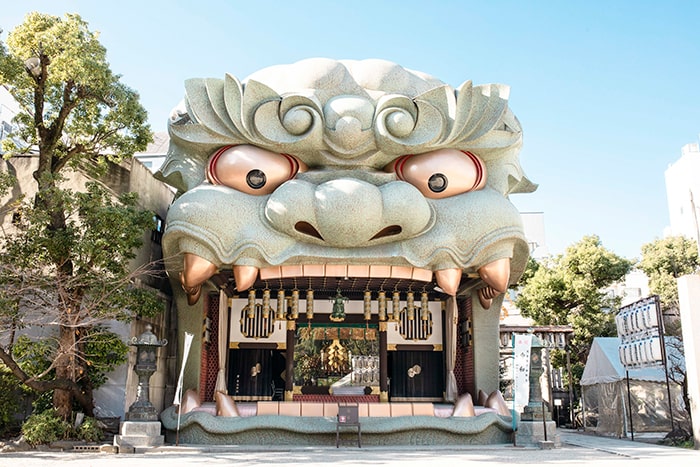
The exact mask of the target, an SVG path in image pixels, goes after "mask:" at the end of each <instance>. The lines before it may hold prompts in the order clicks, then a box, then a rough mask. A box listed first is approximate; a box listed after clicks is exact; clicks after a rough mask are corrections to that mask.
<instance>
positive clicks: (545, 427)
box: [515, 334, 561, 449]
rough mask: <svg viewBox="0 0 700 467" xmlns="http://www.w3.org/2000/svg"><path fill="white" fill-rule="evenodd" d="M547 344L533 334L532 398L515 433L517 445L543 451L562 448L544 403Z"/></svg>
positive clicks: (531, 349)
mask: <svg viewBox="0 0 700 467" xmlns="http://www.w3.org/2000/svg"><path fill="white" fill-rule="evenodd" d="M544 347H545V344H544V343H543V342H542V340H541V339H540V338H539V337H537V336H536V335H534V334H533V336H532V344H531V346H530V381H529V383H530V397H529V401H528V404H527V405H526V406H525V407H523V413H522V415H521V417H520V423H519V426H518V430H517V431H516V433H515V440H516V444H520V445H536V446H539V447H541V448H543V449H550V448H553V447H559V446H561V441H560V439H559V434H558V433H557V425H556V423H555V422H554V421H553V420H552V417H551V415H550V412H549V410H548V409H547V408H546V407H545V405H544V402H543V401H542V387H541V386H540V377H541V376H542V373H544V365H542V349H543V348H544Z"/></svg>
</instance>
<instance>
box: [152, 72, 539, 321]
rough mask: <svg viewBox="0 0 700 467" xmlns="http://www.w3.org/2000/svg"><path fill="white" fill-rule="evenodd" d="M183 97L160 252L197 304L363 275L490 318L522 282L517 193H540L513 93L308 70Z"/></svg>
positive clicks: (195, 85)
mask: <svg viewBox="0 0 700 467" xmlns="http://www.w3.org/2000/svg"><path fill="white" fill-rule="evenodd" d="M185 88H186V96H185V99H184V101H183V102H182V103H181V105H180V106H178V107H177V108H176V109H175V110H174V111H173V113H172V115H171V117H170V121H169V125H168V129H169V133H170V138H171V142H170V149H169V152H168V158H167V160H166V162H165V164H164V166H163V167H162V169H161V177H163V178H164V179H165V180H167V181H168V182H169V183H170V184H171V185H173V186H175V187H177V188H178V189H179V190H180V193H181V194H180V196H179V197H178V199H177V200H176V201H175V203H174V204H173V205H172V206H171V208H170V211H169V213H168V217H167V227H166V231H165V234H164V237H163V248H164V252H165V255H166V256H167V257H169V258H171V263H170V265H169V266H168V270H169V271H170V272H171V274H172V273H173V272H175V273H177V274H178V275H179V278H180V281H181V283H182V286H183V288H184V290H185V291H186V293H187V294H188V297H189V302H190V304H193V303H195V302H196V301H197V299H198V297H199V295H200V293H201V292H200V289H201V286H202V284H204V283H205V282H206V281H208V280H210V279H211V278H212V277H214V276H216V277H223V279H222V280H223V281H224V282H225V285H226V286H230V287H232V288H234V289H236V290H238V291H244V290H247V289H249V288H251V287H255V286H256V283H258V284H259V283H261V282H265V283H267V282H271V281H272V282H274V281H280V282H282V281H285V280H288V281H293V282H294V284H295V285H296V283H297V282H301V281H303V280H304V278H311V277H315V278H324V279H325V280H328V281H329V282H331V279H332V278H335V279H334V280H340V278H342V279H343V280H350V279H353V278H356V277H361V278H365V279H367V280H369V279H375V280H379V282H378V283H379V284H381V286H382V287H383V288H385V289H390V288H396V287H398V286H399V283H400V282H401V281H404V286H406V284H409V283H410V285H408V286H409V287H423V288H426V287H428V288H430V289H431V290H433V289H436V290H438V291H439V292H440V293H444V294H447V295H455V294H460V293H462V292H463V291H465V290H467V289H469V290H472V291H476V292H478V296H479V299H480V301H481V304H482V305H483V306H484V307H486V308H488V307H489V305H490V303H491V300H492V299H493V298H494V297H495V296H497V295H498V294H500V293H503V292H505V290H506V289H507V287H508V286H509V285H510V283H511V282H513V281H515V280H517V279H518V278H519V277H520V275H521V274H522V272H523V270H524V268H525V264H526V261H527V257H528V246H527V242H526V239H525V237H524V234H523V229H522V223H521V219H520V215H519V213H518V211H517V209H516V208H515V207H514V206H513V205H512V204H511V202H510V201H509V199H508V195H509V194H511V193H517V192H521V193H522V192H530V191H533V190H534V189H535V186H534V185H533V184H532V183H530V181H529V180H528V179H527V178H526V177H525V176H524V174H523V171H522V169H521V167H520V163H519V161H518V155H519V151H520V147H521V143H522V131H521V127H520V124H519V122H518V120H517V118H516V117H515V116H514V115H513V113H512V112H511V110H510V109H509V107H508V92H509V89H508V87H506V86H503V85H497V84H489V85H480V86H474V85H472V83H471V82H466V83H464V84H462V85H461V86H460V87H459V88H457V89H453V88H452V87H450V86H448V85H447V84H445V83H443V82H441V81H439V80H437V79H435V78H433V77H431V76H428V75H426V74H424V73H419V72H416V71H412V70H408V69H405V68H402V67H401V66H399V65H397V64H394V63H390V62H387V61H382V60H363V61H351V60H348V61H335V60H330V59H309V60H304V61H300V62H297V63H294V64H291V65H280V66H273V67H270V68H265V69H263V70H261V71H258V72H256V73H254V74H253V75H251V76H249V77H248V78H247V79H245V80H243V81H239V80H237V79H236V78H235V77H233V76H231V75H226V76H225V77H224V79H191V80H189V81H187V82H186V85H185ZM329 288H331V289H334V288H335V282H333V284H332V285H329Z"/></svg>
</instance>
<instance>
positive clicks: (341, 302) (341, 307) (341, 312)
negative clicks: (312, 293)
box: [330, 289, 347, 323]
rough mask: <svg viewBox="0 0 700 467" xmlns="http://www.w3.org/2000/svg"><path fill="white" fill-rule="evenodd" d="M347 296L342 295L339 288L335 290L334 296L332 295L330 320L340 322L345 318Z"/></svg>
mask: <svg viewBox="0 0 700 467" xmlns="http://www.w3.org/2000/svg"><path fill="white" fill-rule="evenodd" d="M346 300H347V298H346V297H343V295H342V294H341V293H340V289H338V290H337V291H336V294H335V297H333V311H332V312H331V316H330V320H331V321H334V322H336V323H337V322H340V321H344V320H345V302H346Z"/></svg>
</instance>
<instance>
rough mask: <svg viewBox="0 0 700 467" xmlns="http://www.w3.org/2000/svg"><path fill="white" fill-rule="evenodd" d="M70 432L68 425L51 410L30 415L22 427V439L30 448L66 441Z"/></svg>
mask: <svg viewBox="0 0 700 467" xmlns="http://www.w3.org/2000/svg"><path fill="white" fill-rule="evenodd" d="M71 431H72V427H71V425H70V423H68V422H66V421H64V420H63V419H61V417H59V416H58V415H57V414H56V411H55V410H53V409H49V410H46V411H44V412H41V413H35V414H32V415H30V416H29V418H28V419H27V421H26V422H24V425H22V434H23V435H24V439H25V440H26V441H27V443H29V444H31V445H32V446H36V445H38V444H49V443H52V442H54V441H58V440H59V439H67V438H69V437H70V434H71Z"/></svg>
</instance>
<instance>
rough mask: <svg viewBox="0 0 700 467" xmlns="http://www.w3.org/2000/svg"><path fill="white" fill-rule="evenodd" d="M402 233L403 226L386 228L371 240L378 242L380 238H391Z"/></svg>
mask: <svg viewBox="0 0 700 467" xmlns="http://www.w3.org/2000/svg"><path fill="white" fill-rule="evenodd" d="M400 233H401V226H400V225H390V226H389V227H385V228H383V229H382V230H380V231H379V232H377V234H376V235H375V236H374V237H372V238H371V239H370V240H377V239H379V238H383V237H391V236H392V235H398V234H400Z"/></svg>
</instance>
